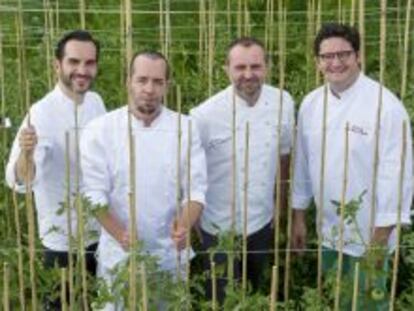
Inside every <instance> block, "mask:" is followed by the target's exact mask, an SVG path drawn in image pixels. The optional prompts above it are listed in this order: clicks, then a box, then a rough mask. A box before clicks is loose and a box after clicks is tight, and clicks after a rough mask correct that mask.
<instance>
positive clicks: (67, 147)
mask: <svg viewBox="0 0 414 311" xmlns="http://www.w3.org/2000/svg"><path fill="white" fill-rule="evenodd" d="M65 179H66V198H65V208H66V217H67V219H66V223H67V227H68V253H69V254H73V232H72V200H71V196H72V194H71V193H72V189H71V184H70V137H69V132H66V133H65ZM74 266H75V265H74V262H73V256H69V257H68V274H69V275H68V279H69V280H68V281H69V305H70V307H71V308H73V307H74V306H75V286H74V282H73V281H74V271H73V268H74Z"/></svg>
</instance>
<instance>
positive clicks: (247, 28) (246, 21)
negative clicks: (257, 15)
mask: <svg viewBox="0 0 414 311" xmlns="http://www.w3.org/2000/svg"><path fill="white" fill-rule="evenodd" d="M250 32H251V26H250V14H249V7H248V5H247V0H245V1H244V35H245V36H250Z"/></svg>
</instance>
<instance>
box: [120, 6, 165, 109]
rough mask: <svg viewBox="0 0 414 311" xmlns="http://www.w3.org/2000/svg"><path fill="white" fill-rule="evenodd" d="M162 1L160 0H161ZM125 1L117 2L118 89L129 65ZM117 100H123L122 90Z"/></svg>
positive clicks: (122, 82)
mask: <svg viewBox="0 0 414 311" xmlns="http://www.w3.org/2000/svg"><path fill="white" fill-rule="evenodd" d="M161 1H162V0H161ZM125 15H126V12H125V2H124V1H123V0H121V1H120V3H119V34H120V36H119V41H120V42H119V43H120V44H119V52H120V57H119V89H120V90H123V89H124V88H125V75H126V74H128V75H129V68H127V67H129V66H128V62H129V61H130V59H128V57H129V56H128V55H126V52H125V51H126V50H125V48H126V37H127V30H126V22H125ZM119 100H120V102H121V103H123V102H125V97H124V93H123V92H122V91H120V92H119Z"/></svg>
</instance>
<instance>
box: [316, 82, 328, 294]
mask: <svg viewBox="0 0 414 311" xmlns="http://www.w3.org/2000/svg"><path fill="white" fill-rule="evenodd" d="M328 88H329V86H328V84H327V83H325V86H324V91H323V93H324V94H323V116H322V124H321V127H322V131H321V132H322V142H321V161H320V180H319V198H318V205H319V206H318V211H317V224H316V227H317V232H318V274H317V284H318V293H319V295H321V294H322V241H323V236H322V226H323V209H324V195H325V157H326V124H327V121H326V120H327V115H328Z"/></svg>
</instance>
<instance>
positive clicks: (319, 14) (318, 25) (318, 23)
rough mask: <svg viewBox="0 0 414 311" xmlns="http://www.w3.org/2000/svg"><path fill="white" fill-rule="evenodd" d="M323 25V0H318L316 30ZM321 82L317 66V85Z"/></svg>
mask: <svg viewBox="0 0 414 311" xmlns="http://www.w3.org/2000/svg"><path fill="white" fill-rule="evenodd" d="M321 26H322V0H318V8H317V16H316V29H315V33H316V31H318V29H321ZM320 82H321V74H320V72H319V70H317V68H315V86H319V84H320Z"/></svg>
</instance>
